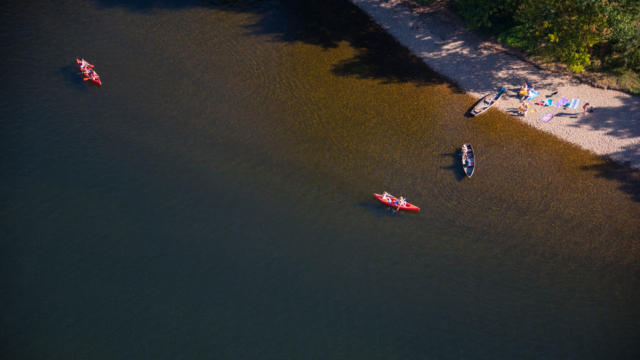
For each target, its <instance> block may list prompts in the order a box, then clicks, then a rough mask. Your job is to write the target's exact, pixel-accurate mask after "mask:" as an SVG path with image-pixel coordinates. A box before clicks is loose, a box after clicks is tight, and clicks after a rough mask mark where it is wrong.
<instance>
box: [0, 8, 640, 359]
mask: <svg viewBox="0 0 640 360" xmlns="http://www.w3.org/2000/svg"><path fill="white" fill-rule="evenodd" d="M1 11H2V15H3V18H4V19H5V21H4V22H3V25H2V26H1V29H2V33H1V34H2V35H1V36H2V41H3V46H4V48H5V49H6V50H5V52H4V56H3V57H2V60H1V61H2V68H3V69H4V71H3V72H2V75H1V76H2V78H1V80H2V84H3V86H2V87H1V88H0V89H1V91H2V95H3V96H2V99H3V100H2V102H1V103H0V104H1V107H0V111H1V113H2V116H1V120H0V126H1V127H0V129H1V132H0V133H1V134H2V142H1V145H0V146H2V151H0V156H1V158H0V164H1V166H2V168H1V171H2V174H3V175H2V177H1V178H0V179H1V180H0V189H1V191H0V199H1V201H2V205H3V206H2V208H1V209H2V230H3V231H2V232H3V234H4V236H3V240H2V242H1V244H2V251H0V254H2V255H1V256H2V258H1V261H0V263H1V264H2V270H3V272H2V273H3V274H4V276H3V277H2V280H1V281H2V285H3V286H2V289H3V290H4V291H3V294H4V296H2V304H3V306H2V307H3V315H2V320H3V332H2V334H3V336H2V339H3V342H4V346H2V349H3V350H2V353H3V354H4V355H5V356H3V358H48V359H68V358H105V359H107V358H108V359H114V358H122V359H124V358H127V359H128V358H150V359H151V358H153V359H157V358H189V359H190V358H229V359H242V358H250V359H255V358H279V359H280V358H323V359H326V358H336V359H338V358H340V359H342V358H350V359H358V358H362V359H372V358H380V359H391V358H399V359H424V358H438V359H440V358H442V359H464V358H472V359H478V358H487V359H495V358H580V359H587V358H616V359H624V358H629V359H631V358H636V357H637V356H638V355H640V346H639V345H638V342H637V339H638V334H640V309H639V307H638V305H637V304H638V303H640V286H639V285H640V282H639V280H638V279H639V275H640V271H639V270H640V265H639V264H638V259H639V258H640V257H639V256H640V190H639V185H638V184H639V183H640V178H639V177H638V174H637V173H634V172H631V171H629V170H628V169H626V168H624V167H621V166H616V165H613V164H608V163H606V162H605V161H603V160H601V159H599V158H597V157H595V156H592V155H590V154H589V153H587V152H585V151H582V150H580V149H578V148H576V147H574V146H572V145H570V144H567V143H564V142H561V141H558V140H556V139H555V138H553V137H551V136H549V135H546V134H542V133H540V132H538V131H535V130H533V129H531V128H529V127H528V126H526V125H522V124H520V123H518V122H516V121H514V120H513V119H511V118H509V117H507V116H504V115H502V114H500V113H498V112H495V111H493V110H492V111H490V112H489V113H488V114H486V115H483V116H481V117H479V118H476V119H473V120H471V119H470V118H468V117H465V115H464V113H465V112H466V111H467V109H469V108H470V107H471V106H472V105H473V103H474V99H472V98H470V97H468V96H466V95H464V94H463V93H462V92H461V91H459V90H458V89H457V88H456V87H455V86H454V85H451V84H449V83H447V82H446V81H444V80H443V79H441V78H439V77H438V76H437V75H435V74H433V73H432V72H430V71H429V70H428V69H427V68H426V67H424V66H423V65H422V64H421V63H420V62H419V61H417V60H416V59H415V58H413V57H411V56H410V55H409V54H407V53H406V50H404V49H402V48H399V47H398V46H397V45H396V44H395V43H394V42H393V41H392V40H391V39H390V38H389V37H388V36H387V35H386V34H384V33H381V32H380V31H379V29H377V28H376V27H375V26H373V24H371V23H370V22H369V21H368V20H367V19H366V17H364V16H363V15H362V13H360V12H359V11H358V10H357V9H356V8H354V7H352V6H350V5H349V4H348V3H346V2H342V1H335V2H334V1H330V2H326V1H325V2H321V4H317V5H316V4H314V3H313V2H310V3H309V4H306V5H299V4H298V3H297V2H295V1H281V2H278V1H266V2H258V1H254V2H251V1H245V2H225V1H214V2H199V1H193V2H189V1H187V2H179V1H170V0H165V1H160V0H159V1H137V2H136V1H126V0H119V1H118V0H114V1H106V0H86V1H82V0H67V1H57V2H52V1H38V2H35V1H34V2H28V3H25V2H19V1H12V2H11V3H10V4H9V5H8V6H7V7H6V8H4V9H2V10H1ZM75 56H82V57H85V58H86V59H87V60H88V61H90V62H92V63H94V64H95V65H96V70H97V71H98V72H99V73H100V75H101V77H102V80H103V84H104V86H103V87H102V88H96V87H94V86H91V85H88V84H85V83H83V82H82V80H81V79H80V77H79V75H78V73H77V70H76V68H75V67H74V65H73V61H74V58H75ZM464 142H471V143H472V144H473V145H474V149H475V150H476V156H477V164H478V167H477V169H476V173H475V174H474V176H473V178H472V179H467V178H465V177H464V175H463V173H462V170H461V169H460V167H459V166H458V164H459V158H458V156H459V152H458V148H459V146H460V145H461V144H462V143H464ZM383 190H387V191H389V192H391V193H392V194H394V195H405V196H407V197H408V199H409V201H410V202H412V203H415V204H416V205H418V206H420V207H421V209H422V211H421V212H420V213H419V214H395V213H393V212H392V211H389V210H388V209H385V208H382V207H381V206H379V205H378V204H377V203H376V202H375V200H374V199H373V198H372V196H371V193H373V192H380V191H383Z"/></svg>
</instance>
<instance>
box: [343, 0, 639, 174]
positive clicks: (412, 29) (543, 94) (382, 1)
mask: <svg viewBox="0 0 640 360" xmlns="http://www.w3.org/2000/svg"><path fill="white" fill-rule="evenodd" d="M351 1H352V2H353V3H354V4H356V5H357V6H358V7H360V8H361V9H362V10H364V11H365V12H366V13H367V14H369V16H370V17H371V18H372V19H373V20H375V21H376V22H377V23H378V24H379V25H380V26H382V27H383V28H384V29H386V30H387V31H388V32H389V33H390V34H391V35H392V36H393V37H395V38H396V39H397V40H398V42H400V43H401V44H402V45H404V46H406V47H407V48H408V49H409V50H410V51H411V52H413V53H414V54H415V55H416V56H418V57H420V58H421V59H422V60H423V61H424V62H425V63H426V64H427V65H428V66H429V67H431V68H432V69H433V70H435V71H437V72H438V73H440V74H442V75H444V76H445V77H447V78H449V79H451V80H452V81H454V82H455V83H457V84H458V85H459V86H460V87H461V88H462V89H464V90H465V91H467V92H468V93H469V94H471V95H473V96H475V97H477V98H480V97H481V96H483V95H485V94H487V93H489V92H492V91H495V90H496V89H498V88H499V87H505V88H506V89H507V96H506V97H504V96H503V99H502V100H501V101H500V102H498V104H496V107H498V109H500V110H501V111H504V112H506V113H508V114H512V115H514V118H516V119H518V120H520V121H523V122H525V123H527V124H529V125H531V126H533V127H535V128H537V129H540V130H542V131H546V132H548V133H551V134H553V135H555V136H557V137H558V138H560V139H563V140H566V141H569V142H571V143H574V144H576V145H578V146H580V147H582V148H584V149H586V150H589V151H592V152H594V153H596V154H598V155H602V156H606V157H609V158H611V159H613V160H615V161H618V162H621V163H628V164H629V165H630V166H631V167H633V168H636V169H640V97H637V96H632V95H629V94H626V93H623V92H620V91H615V90H605V89H598V88H595V87H592V86H589V85H586V84H581V83H579V82H577V81H576V80H575V79H572V78H570V77H568V76H562V75H559V74H557V73H552V72H548V71H543V70H541V69H539V68H537V67H536V66H534V65H532V64H530V63H528V62H526V61H524V60H522V59H520V58H518V57H516V56H514V55H511V54H509V53H507V52H506V51H505V50H504V49H502V48H501V47H500V46H499V45H497V44H493V43H488V42H486V41H483V40H482V39H480V38H479V37H478V36H476V35H475V34H473V33H471V32H469V31H466V30H465V28H464V25H463V24H462V23H461V22H460V20H459V19H458V18H457V17H455V16H454V15H453V14H451V13H449V12H448V11H447V10H446V9H444V8H443V7H442V6H438V5H435V6H417V5H416V4H414V3H412V2H410V1H408V0H351ZM525 79H527V80H529V81H531V82H532V83H533V84H534V85H535V88H536V90H537V91H539V92H540V95H539V96H538V97H537V98H536V99H534V100H533V101H531V102H530V103H531V108H532V109H533V110H535V112H534V113H531V112H529V113H528V115H527V116H525V117H520V116H515V115H516V114H517V109H518V106H519V104H520V101H519V100H518V99H517V97H516V93H517V91H518V89H519V87H520V85H521V84H522V83H523V81H524V80H525ZM555 91H557V94H556V95H553V96H551V97H550V98H551V99H553V100H554V102H555V101H557V100H560V99H561V98H562V97H566V98H568V99H572V98H577V99H580V105H579V106H578V107H577V109H567V108H562V107H561V108H558V107H555V106H549V107H542V106H537V105H534V104H533V103H534V102H537V101H542V100H546V99H547V96H548V95H550V94H552V93H553V92H555ZM585 103H589V104H591V105H592V106H593V107H594V108H595V111H594V112H592V113H584V112H583V110H582V105H583V104H585ZM546 113H553V114H555V117H554V118H553V119H552V120H551V121H549V122H546V123H545V122H542V121H540V120H539V118H540V117H541V116H542V115H544V114H546Z"/></svg>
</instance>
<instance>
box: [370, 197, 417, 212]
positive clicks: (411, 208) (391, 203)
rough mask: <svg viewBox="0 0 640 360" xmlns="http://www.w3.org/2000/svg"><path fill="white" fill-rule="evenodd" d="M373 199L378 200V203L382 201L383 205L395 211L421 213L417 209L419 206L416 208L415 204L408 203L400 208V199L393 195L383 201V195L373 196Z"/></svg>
mask: <svg viewBox="0 0 640 360" xmlns="http://www.w3.org/2000/svg"><path fill="white" fill-rule="evenodd" d="M373 197H375V198H376V199H378V201H380V202H381V203H383V204H385V205H387V206H389V207H392V208H394V209H397V210H405V211H420V208H419V207H417V206H415V205H413V204H409V203H406V204H404V205H402V206H398V204H397V201H398V198H396V197H395V196H393V195H387V198H386V199H383V197H384V196H383V195H381V194H373Z"/></svg>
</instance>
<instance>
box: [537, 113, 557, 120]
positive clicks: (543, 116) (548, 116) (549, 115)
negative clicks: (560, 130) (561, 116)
mask: <svg viewBox="0 0 640 360" xmlns="http://www.w3.org/2000/svg"><path fill="white" fill-rule="evenodd" d="M553 116H554V115H553V114H552V113H546V114H544V115H542V117H541V118H540V121H542V122H549V121H550V120H551V119H553Z"/></svg>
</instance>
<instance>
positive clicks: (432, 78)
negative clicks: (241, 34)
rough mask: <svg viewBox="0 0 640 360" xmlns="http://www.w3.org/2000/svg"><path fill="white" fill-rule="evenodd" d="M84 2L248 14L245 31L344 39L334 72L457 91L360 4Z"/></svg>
mask: <svg viewBox="0 0 640 360" xmlns="http://www.w3.org/2000/svg"><path fill="white" fill-rule="evenodd" d="M88 1H92V2H95V3H97V4H98V5H99V6H102V7H105V8H113V7H122V8H125V9H128V10H131V11H141V12H151V13H152V12H153V10H154V9H164V10H167V9H168V10H172V9H173V10H178V9H182V8H190V7H209V8H215V9H219V10H225V11H233V12H242V13H253V14H257V15H261V16H260V18H259V19H258V20H257V21H256V22H255V23H253V24H251V25H247V29H248V30H249V31H250V33H249V35H264V34H269V35H272V36H273V37H274V38H275V39H276V40H277V41H282V42H303V43H306V44H311V45H316V46H320V47H322V48H325V49H330V48H336V47H338V46H339V45H340V43H342V42H347V43H349V45H350V46H351V47H353V48H355V49H356V50H357V52H358V53H357V55H355V56H354V57H353V58H351V59H346V60H344V59H343V60H340V61H338V62H337V63H336V64H335V65H334V67H333V72H334V73H335V74H336V75H340V76H347V77H356V78H359V79H372V80H380V81H382V83H385V84H386V83H404V82H411V83H415V84H416V85H430V84H449V85H450V87H451V89H452V91H453V92H455V93H463V91H462V89H460V88H459V87H458V86H456V85H455V84H454V83H449V82H447V81H446V80H445V79H444V78H443V77H441V76H440V75H438V74H437V73H435V72H434V71H432V70H431V69H430V68H429V67H428V66H427V65H426V64H425V63H424V62H423V61H422V60H420V59H419V58H418V57H416V56H415V55H413V54H412V53H411V52H410V51H409V50H408V49H407V48H406V47H404V46H402V45H400V44H399V43H398V42H397V41H396V40H395V39H394V38H393V37H392V36H391V35H389V34H388V33H387V32H386V31H384V30H383V29H382V28H380V27H379V26H378V25H377V24H376V23H375V22H374V21H372V20H371V19H370V18H369V17H368V16H367V15H366V14H365V13H364V12H363V11H362V10H360V8H358V7H357V6H355V5H354V4H352V3H351V2H349V1H346V0H327V1H318V0H310V1H293V0H281V1H273V0H271V1H255V0H246V1H236V0H210V1H203V0H186V1H178V0H88ZM274 12H278V15H279V16H273V13H274ZM283 18H284V21H283Z"/></svg>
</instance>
